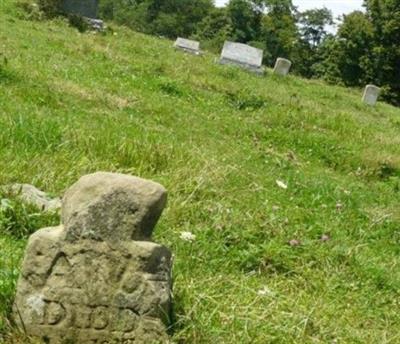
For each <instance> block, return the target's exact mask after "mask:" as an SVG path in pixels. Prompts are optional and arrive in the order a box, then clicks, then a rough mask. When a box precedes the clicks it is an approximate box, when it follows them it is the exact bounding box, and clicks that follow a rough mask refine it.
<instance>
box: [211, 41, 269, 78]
mask: <svg viewBox="0 0 400 344" xmlns="http://www.w3.org/2000/svg"><path fill="white" fill-rule="evenodd" d="M262 60H263V51H262V50H261V49H257V48H254V47H251V46H249V45H247V44H243V43H234V42H228V41H226V42H225V44H224V48H223V49H222V53H221V58H220V60H219V62H220V63H222V64H236V65H238V66H241V67H244V68H246V69H249V70H251V71H253V72H256V73H263V69H262Z"/></svg>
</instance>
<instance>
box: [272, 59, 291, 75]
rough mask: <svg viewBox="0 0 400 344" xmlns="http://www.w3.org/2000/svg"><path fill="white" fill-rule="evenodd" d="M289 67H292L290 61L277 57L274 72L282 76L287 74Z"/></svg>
mask: <svg viewBox="0 0 400 344" xmlns="http://www.w3.org/2000/svg"><path fill="white" fill-rule="evenodd" d="M291 67H292V62H291V61H289V60H287V59H284V58H281V57H279V58H278V59H277V60H276V63H275V67H274V74H277V75H283V76H285V75H288V74H289V71H290V68H291Z"/></svg>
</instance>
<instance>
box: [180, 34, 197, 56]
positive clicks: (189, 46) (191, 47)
mask: <svg viewBox="0 0 400 344" xmlns="http://www.w3.org/2000/svg"><path fill="white" fill-rule="evenodd" d="M174 47H175V48H177V49H181V50H184V51H186V52H188V53H191V54H195V55H200V42H197V41H192V40H190V39H186V38H181V37H178V38H177V40H176V41H175V43H174Z"/></svg>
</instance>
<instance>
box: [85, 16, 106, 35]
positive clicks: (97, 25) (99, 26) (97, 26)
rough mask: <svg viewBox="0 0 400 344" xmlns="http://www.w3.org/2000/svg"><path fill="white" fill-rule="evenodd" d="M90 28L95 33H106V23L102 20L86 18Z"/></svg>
mask: <svg viewBox="0 0 400 344" xmlns="http://www.w3.org/2000/svg"><path fill="white" fill-rule="evenodd" d="M85 20H86V22H87V23H88V25H89V26H90V28H91V29H92V30H94V31H98V32H102V31H104V22H103V21H102V20H101V19H94V18H86V19H85Z"/></svg>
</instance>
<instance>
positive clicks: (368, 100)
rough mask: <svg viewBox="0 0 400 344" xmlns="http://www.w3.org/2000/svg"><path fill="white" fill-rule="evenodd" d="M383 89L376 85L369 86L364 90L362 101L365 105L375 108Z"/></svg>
mask: <svg viewBox="0 0 400 344" xmlns="http://www.w3.org/2000/svg"><path fill="white" fill-rule="evenodd" d="M380 92H381V89H380V88H379V87H377V86H375V85H367V86H366V87H365V90H364V95H363V98H362V101H363V102H364V103H365V104H368V105H371V106H374V105H376V103H377V101H378V98H379V93H380Z"/></svg>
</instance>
